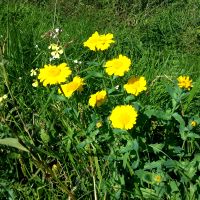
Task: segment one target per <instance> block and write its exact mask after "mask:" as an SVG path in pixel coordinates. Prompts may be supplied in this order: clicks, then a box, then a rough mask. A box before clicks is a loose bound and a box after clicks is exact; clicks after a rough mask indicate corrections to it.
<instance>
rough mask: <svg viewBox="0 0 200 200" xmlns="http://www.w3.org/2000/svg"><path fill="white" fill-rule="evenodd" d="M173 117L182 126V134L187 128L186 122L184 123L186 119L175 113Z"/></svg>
mask: <svg viewBox="0 0 200 200" xmlns="http://www.w3.org/2000/svg"><path fill="white" fill-rule="evenodd" d="M172 116H173V117H174V119H175V120H176V121H177V122H179V124H180V131H181V132H182V131H183V130H184V128H185V121H184V119H183V118H182V116H181V115H179V114H178V113H174V114H173V115H172Z"/></svg>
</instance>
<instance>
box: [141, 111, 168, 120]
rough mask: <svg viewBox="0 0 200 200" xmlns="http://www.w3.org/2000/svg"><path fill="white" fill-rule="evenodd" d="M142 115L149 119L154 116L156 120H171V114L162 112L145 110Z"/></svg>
mask: <svg viewBox="0 0 200 200" xmlns="http://www.w3.org/2000/svg"><path fill="white" fill-rule="evenodd" d="M144 114H146V115H147V116H148V117H149V118H151V117H152V116H155V117H157V118H158V119H163V120H170V119H171V113H167V112H164V111H162V110H155V109H149V110H146V111H145V112H144Z"/></svg>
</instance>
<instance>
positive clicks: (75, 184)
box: [0, 0, 200, 200]
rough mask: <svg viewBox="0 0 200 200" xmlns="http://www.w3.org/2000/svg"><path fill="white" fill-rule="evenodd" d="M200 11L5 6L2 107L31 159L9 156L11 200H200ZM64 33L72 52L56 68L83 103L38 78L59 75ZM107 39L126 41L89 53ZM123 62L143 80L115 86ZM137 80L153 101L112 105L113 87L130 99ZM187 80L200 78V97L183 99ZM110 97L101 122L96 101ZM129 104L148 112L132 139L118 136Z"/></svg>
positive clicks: (3, 178) (156, 6)
mask: <svg viewBox="0 0 200 200" xmlns="http://www.w3.org/2000/svg"><path fill="white" fill-rule="evenodd" d="M199 7H200V3H199V2H198V0H187V1H183V0H181V1H158V0H151V1H139V0H135V1H133V2H131V1H124V2H120V1H117V0H112V1H106V0H98V1H95V3H94V2H93V1H89V0H83V1H75V0H73V1H69V2H68V1H67V2H66V1H63V0H57V1H52V0H48V1H45V0H43V1H40V2H37V1H34V0H32V1H25V0H21V1H14V0H9V1H1V3H0V21H1V27H0V96H2V95H3V94H8V99H7V100H6V101H5V103H3V104H0V113H1V114H0V138H1V139H2V138H11V137H12V138H17V140H16V141H15V142H16V144H15V145H17V146H18V147H19V145H20V144H21V145H23V146H25V147H27V148H28V151H29V152H28V153H27V152H24V151H21V150H19V149H17V148H13V147H10V146H9V145H10V144H9V145H8V146H4V145H1V146H0V151H1V154H0V156H1V159H0V174H1V175H0V199H18V198H19V199H67V198H68V199H95V200H96V199H188V200H189V199H190V200H191V199H199V194H198V190H199V187H200V185H199V178H198V177H199V174H198V173H199V172H198V170H199V164H198V162H199V149H200V147H199V144H198V143H199V133H200V130H199V123H200V121H199V111H198V110H199V108H200V103H199V97H200V93H199V89H198V88H199V87H198V84H199V77H200V70H199V64H200V60H199V46H200V35H199V34H200V32H199V30H200V29H199V27H200V25H199V23H200V21H199V14H200V13H199V12H200V9H199ZM57 27H59V28H61V29H62V32H61V34H60V36H59V41H60V45H61V46H63V47H65V50H64V55H63V56H62V57H61V58H60V60H59V61H56V64H59V63H62V62H67V63H68V64H69V66H71V67H72V71H73V73H74V74H77V73H78V74H79V75H81V76H83V77H85V78H86V81H87V88H86V89H85V90H84V95H82V96H81V97H80V96H78V95H75V96H74V98H70V99H69V100H68V99H66V98H64V97H63V96H62V95H58V94H57V88H56V87H47V88H44V87H42V86H39V87H38V88H34V87H32V82H33V78H32V77H30V70H31V69H32V68H36V67H37V68H42V67H43V66H44V65H45V64H47V63H49V55H50V54H49V50H48V46H49V44H50V43H53V42H55V39H53V38H52V37H50V33H51V32H52V31H53V30H54V29H55V28H57ZM96 30H97V31H98V32H99V33H101V34H103V33H108V32H110V33H113V34H114V38H115V40H116V42H115V44H113V46H111V48H110V49H109V50H108V51H106V53H100V54H98V56H97V55H96V54H95V53H94V52H91V51H89V50H87V49H86V48H85V47H83V42H84V41H86V40H87V38H89V37H90V36H91V34H92V33H94V32H95V31H96ZM119 53H121V54H123V55H126V56H128V57H129V58H130V59H131V61H132V69H131V70H130V72H128V74H127V75H125V76H124V77H123V78H121V79H117V78H116V79H110V78H107V79H106V76H105V73H104V72H103V70H102V69H101V65H102V64H103V63H105V61H107V60H109V59H111V58H113V57H116V56H118V54H119ZM74 60H79V61H82V64H81V65H76V64H75V63H74V62H73V61H74ZM100 63H101V64H100ZM94 69H95V70H94ZM96 70H99V71H98V73H96ZM131 75H137V76H145V78H146V80H147V83H148V84H147V85H148V87H147V88H148V89H147V91H146V92H145V93H143V94H141V95H140V96H138V98H137V99H136V98H135V99H132V97H129V96H128V95H127V96H126V98H125V97H123V96H117V93H115V92H113V93H112V90H110V89H112V88H110V84H111V83H112V84H114V86H115V85H120V89H119V90H120V93H119V94H118V95H124V94H125V93H124V91H123V89H122V88H121V84H124V83H126V82H127V78H129V77H130V76H131ZM180 75H189V76H190V77H191V78H192V80H193V82H194V87H193V89H192V90H191V92H190V93H183V94H182V93H180V90H179V89H177V88H176V87H175V88H174V81H176V78H177V77H178V76H180ZM195 83H196V84H195ZM102 85H103V86H104V87H105V88H106V89H107V90H109V91H110V96H109V97H110V98H111V100H109V104H107V105H104V106H102V107H100V108H98V109H94V110H92V109H91V108H89V107H88V106H87V101H88V95H89V94H91V93H94V92H96V91H97V90H98V88H99V86H102ZM176 95H177V96H176ZM177 98H180V99H181V100H180V101H179V100H177ZM119 103H120V104H123V103H129V104H131V105H134V106H135V107H136V108H137V109H138V110H139V112H140V115H139V117H138V120H137V127H135V128H133V130H130V131H121V130H118V129H114V130H113V129H112V128H110V123H109V121H108V120H107V117H108V115H109V114H110V112H111V110H112V108H113V107H114V106H115V105H117V104H119ZM174 105H175V107H173V106H174ZM176 106H177V107H176ZM172 107H173V108H172ZM183 111H184V114H183ZM99 120H101V121H102V122H103V127H102V128H100V129H97V128H96V122H97V121H99ZM191 120H195V121H197V122H198V126H197V127H195V128H192V127H191V126H190V125H189V123H190V121H191ZM19 142H20V143H19ZM156 175H159V176H160V178H161V181H159V180H160V179H158V182H155V179H154V178H155V176H156Z"/></svg>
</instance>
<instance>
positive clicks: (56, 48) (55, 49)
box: [48, 44, 63, 59]
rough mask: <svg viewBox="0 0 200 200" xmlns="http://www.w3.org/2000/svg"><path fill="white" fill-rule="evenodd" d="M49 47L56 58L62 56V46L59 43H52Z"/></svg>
mask: <svg viewBox="0 0 200 200" xmlns="http://www.w3.org/2000/svg"><path fill="white" fill-rule="evenodd" d="M48 48H49V49H51V50H52V52H51V55H52V57H53V58H54V59H55V58H60V55H61V54H63V49H62V47H60V46H58V45H57V44H50V45H49V47H48Z"/></svg>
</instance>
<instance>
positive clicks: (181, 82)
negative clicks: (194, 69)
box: [177, 76, 192, 90]
mask: <svg viewBox="0 0 200 200" xmlns="http://www.w3.org/2000/svg"><path fill="white" fill-rule="evenodd" d="M177 80H178V86H179V87H180V88H185V89H187V90H190V89H191V87H192V80H190V77H189V76H179V77H178V78H177Z"/></svg>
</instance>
